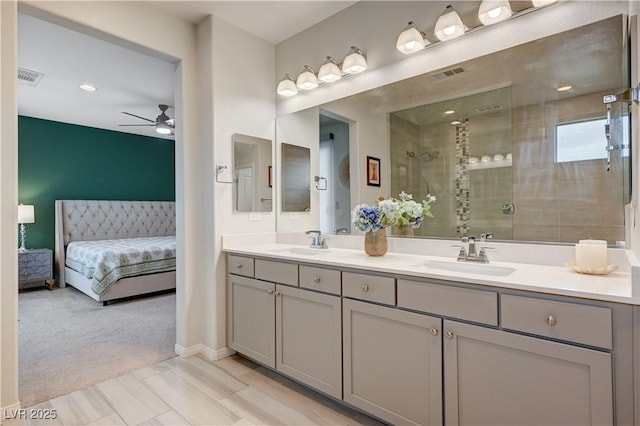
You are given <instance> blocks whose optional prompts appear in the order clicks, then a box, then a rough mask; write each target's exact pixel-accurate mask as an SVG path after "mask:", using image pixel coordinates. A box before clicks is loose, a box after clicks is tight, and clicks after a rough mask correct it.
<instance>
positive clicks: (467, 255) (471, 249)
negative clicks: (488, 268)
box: [452, 234, 491, 263]
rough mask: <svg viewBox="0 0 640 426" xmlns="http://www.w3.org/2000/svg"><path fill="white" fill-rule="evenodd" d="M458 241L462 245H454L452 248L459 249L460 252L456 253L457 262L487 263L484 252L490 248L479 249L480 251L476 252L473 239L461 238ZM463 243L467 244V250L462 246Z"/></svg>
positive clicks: (474, 239)
mask: <svg viewBox="0 0 640 426" xmlns="http://www.w3.org/2000/svg"><path fill="white" fill-rule="evenodd" d="M483 235H484V234H483ZM485 239H486V235H485ZM460 241H461V242H462V243H463V244H454V245H453V246H452V247H460V251H459V252H458V258H457V259H456V260H457V261H458V262H479V263H489V258H488V257H487V251H486V250H487V249H490V248H491V247H480V251H476V238H475V237H462V238H461V239H460ZM465 243H467V244H468V248H467V247H465V246H464V244H465Z"/></svg>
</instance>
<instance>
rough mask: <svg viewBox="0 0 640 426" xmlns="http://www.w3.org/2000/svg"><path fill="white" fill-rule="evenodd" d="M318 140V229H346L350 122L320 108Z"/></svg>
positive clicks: (348, 203)
mask: <svg viewBox="0 0 640 426" xmlns="http://www.w3.org/2000/svg"><path fill="white" fill-rule="evenodd" d="M319 139H320V153H319V158H320V161H319V162H320V164H319V176H318V177H317V178H316V179H315V180H316V183H315V184H316V189H317V190H318V193H319V196H320V230H321V231H322V232H323V233H339V232H349V230H350V229H351V190H350V186H351V176H350V172H349V140H350V138H349V123H348V122H346V121H342V120H340V119H338V118H337V117H335V116H333V115H330V114H328V113H326V112H324V111H321V112H320V136H319Z"/></svg>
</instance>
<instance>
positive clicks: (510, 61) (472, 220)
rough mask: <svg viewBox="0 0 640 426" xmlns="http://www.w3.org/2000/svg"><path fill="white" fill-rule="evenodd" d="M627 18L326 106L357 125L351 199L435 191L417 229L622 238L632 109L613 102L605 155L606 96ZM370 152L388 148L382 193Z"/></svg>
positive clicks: (622, 68)
mask: <svg viewBox="0 0 640 426" xmlns="http://www.w3.org/2000/svg"><path fill="white" fill-rule="evenodd" d="M626 27H627V18H626V17H625V16H616V17H612V18H608V19H606V20H603V21H599V22H596V23H593V24H589V25H586V26H583V27H580V28H576V29H572V30H570V31H566V32H564V33H560V34H557V35H553V36H550V37H546V38H543V39H539V40H535V41H532V42H529V43H526V44H523V45H520V46H516V47H514V48H510V49H506V50H503V51H500V52H496V53H493V54H490V55H487V56H483V57H479V58H476V59H473V60H470V61H467V62H464V63H460V64H455V65H452V66H450V67H447V68H446V69H441V70H438V71H434V72H430V73H428V74H424V75H421V76H417V77H414V78H411V79H407V80H403V81H399V82H396V83H393V84H390V85H387V86H383V87H379V88H377V89H374V90H371V91H368V92H364V93H360V94H357V95H354V96H350V97H347V98H344V99H340V100H337V101H334V102H331V103H328V104H325V105H322V106H321V107H320V108H321V109H322V111H326V112H329V113H332V114H337V115H340V116H342V117H345V118H347V119H349V120H351V121H352V122H354V123H357V128H358V132H359V133H358V135H357V139H354V140H352V142H351V143H352V144H357V152H358V154H359V157H360V158H351V160H350V167H351V177H352V181H353V180H354V179H357V189H356V191H355V192H356V193H354V190H353V187H352V190H351V203H352V205H355V204H358V203H373V202H374V201H375V200H376V199H377V198H378V196H384V197H389V196H395V197H397V196H398V194H399V192H401V191H405V192H408V193H412V194H413V196H414V198H415V199H421V197H424V196H426V195H427V194H428V193H430V194H431V195H435V196H436V197H437V202H436V203H434V204H433V205H432V210H431V211H432V213H433V215H434V218H433V219H427V220H426V221H425V223H424V224H423V225H422V227H421V228H419V229H416V230H415V235H416V236H418V237H438V238H459V237H460V236H465V235H476V236H478V235H480V234H482V233H487V232H491V233H493V235H494V237H495V238H496V239H500V240H519V241H540V242H576V241H577V240H578V239H583V238H590V237H591V238H594V239H605V240H608V241H609V243H610V244H615V243H616V242H617V241H621V240H624V238H625V233H624V205H625V203H627V202H628V200H629V195H630V187H629V186H630V184H629V182H630V179H629V177H630V170H629V164H630V157H629V151H628V149H625V148H624V147H625V146H628V144H629V139H630V138H629V112H628V109H629V106H628V104H626V103H624V102H618V103H614V104H612V105H611V120H610V121H611V123H610V124H611V129H612V138H613V139H612V143H611V144H612V145H615V146H616V147H617V149H615V150H613V151H610V159H608V158H607V157H608V155H607V150H606V149H605V148H606V146H607V138H606V137H605V132H604V122H605V120H606V116H607V108H606V105H605V104H603V95H606V94H611V93H619V92H620V91H622V90H623V89H625V88H627V87H629V72H628V70H629V58H628V50H627V47H628V46H627V44H628V36H627V29H626ZM301 113H305V112H304V111H302V112H300V113H296V114H301ZM279 119H280V118H279ZM594 129H595V130H594ZM618 148H619V149H618ZM590 152H595V154H590ZM365 155H373V156H376V157H378V156H379V157H381V160H382V171H383V172H386V175H385V174H383V175H382V178H383V183H382V185H381V187H380V188H379V189H377V190H378V192H374V191H372V190H371V188H370V187H367V186H366V183H365V182H364V178H363V177H362V174H363V173H362V169H361V168H360V167H359V163H360V162H363V161H364V156H365ZM352 157H353V156H352ZM312 161H318V159H313V160H312ZM608 162H610V165H609V167H608V165H607V163H608ZM607 169H608V170H607ZM279 229H280V228H279Z"/></svg>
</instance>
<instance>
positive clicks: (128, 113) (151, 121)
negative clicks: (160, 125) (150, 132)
mask: <svg viewBox="0 0 640 426" xmlns="http://www.w3.org/2000/svg"><path fill="white" fill-rule="evenodd" d="M120 112H122V113H123V114H127V115H130V116H132V117H136V118H139V119H141V120H145V121H148V122H150V123H155V121H154V120H149V119H148V118H144V117H140V116H139V115H135V114H131V113H130V112H124V111H120Z"/></svg>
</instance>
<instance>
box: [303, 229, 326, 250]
mask: <svg viewBox="0 0 640 426" xmlns="http://www.w3.org/2000/svg"><path fill="white" fill-rule="evenodd" d="M305 234H307V235H309V234H315V235H312V237H311V245H310V247H311V248H317V249H326V248H327V240H326V239H325V238H322V232H321V231H319V230H317V229H312V230H310V231H307V232H305Z"/></svg>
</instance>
